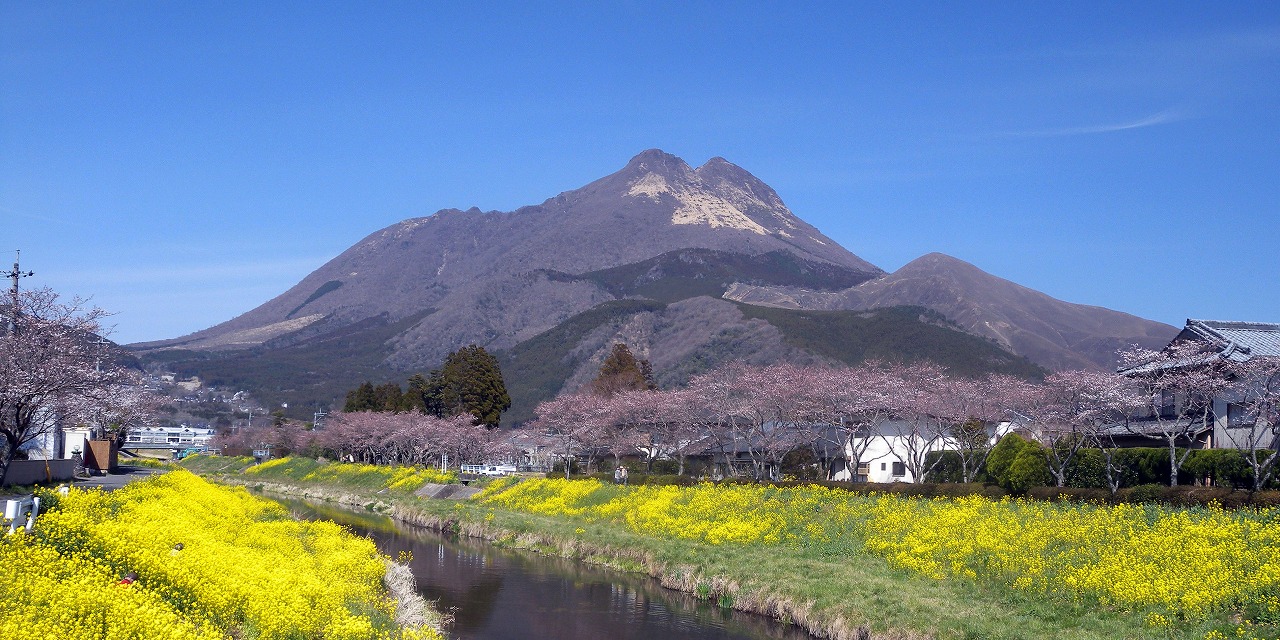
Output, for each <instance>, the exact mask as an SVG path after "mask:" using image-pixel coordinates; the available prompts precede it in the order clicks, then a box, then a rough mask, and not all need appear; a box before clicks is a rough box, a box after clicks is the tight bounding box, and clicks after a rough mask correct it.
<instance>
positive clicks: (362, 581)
mask: <svg viewBox="0 0 1280 640" xmlns="http://www.w3.org/2000/svg"><path fill="white" fill-rule="evenodd" d="M47 497H48V500H49V502H51V503H52V504H48V505H47V511H46V512H45V513H42V514H41V515H40V516H39V518H38V519H37V521H36V522H37V524H36V526H35V528H34V530H33V532H32V533H30V534H25V533H19V534H15V535H11V536H5V537H0V601H3V602H4V609H5V610H4V615H3V617H0V638H18V637H23V638H126V637H139V638H175V639H176V638H228V637H232V638H244V639H249V638H254V639H260V640H268V639H275V638H280V639H285V638H289V639H292V638H319V637H324V638H334V639H337V638H344V639H351V640H356V639H360V640H366V639H372V638H379V639H400V638H404V639H408V638H440V637H441V636H440V635H439V633H438V631H437V630H435V629H433V628H431V626H430V625H427V626H423V627H420V628H417V629H406V628H404V627H401V626H399V625H397V623H396V620H397V618H399V619H401V620H407V619H408V618H407V617H406V614H405V612H404V611H403V609H405V607H403V606H402V607H400V609H401V611H398V610H397V602H396V601H394V600H393V599H392V597H391V596H390V594H389V592H388V586H386V585H385V584H384V577H385V576H387V575H388V573H390V574H391V579H389V580H387V581H386V583H387V584H391V585H393V586H396V587H400V588H402V587H403V584H402V583H403V576H402V575H400V574H401V573H403V572H402V571H397V570H396V568H395V567H394V566H392V565H393V563H390V561H389V559H387V558H385V557H382V556H380V555H379V554H378V553H377V550H376V549H375V548H374V546H373V543H372V542H370V541H368V540H365V539H362V538H358V537H356V536H353V535H351V534H349V533H347V532H346V531H345V530H343V529H342V528H341V527H338V526H337V525H332V524H328V523H313V522H297V521H295V520H293V519H291V518H290V517H289V514H288V513H287V512H286V511H285V510H284V509H283V508H281V507H280V506H278V505H275V504H274V503H271V502H269V501H266V500H262V499H260V498H255V497H253V496H252V495H250V494H248V493H247V492H245V491H243V490H241V489H233V488H227V487H219V486H216V485H213V484H210V483H208V482H206V481H204V480H201V479H200V478H198V477H196V476H194V475H192V474H190V473H187V472H185V471H181V470H175V471H173V472H170V473H167V474H163V475H160V476H156V477H154V478H151V479H149V480H145V481H140V482H136V483H134V484H131V485H129V486H127V487H125V488H123V489H119V490H117V491H114V492H110V493H105V492H101V491H80V490H74V489H73V490H72V491H71V492H70V493H69V494H68V495H67V496H65V497H61V498H58V497H57V496H56V494H52V493H50V494H47ZM179 544H180V545H181V546H178V545H179ZM389 567H390V569H389ZM130 572H133V573H135V574H136V576H137V578H136V580H135V581H134V582H133V583H132V584H122V583H120V581H121V578H122V577H124V576H126V574H128V573H130ZM402 600H403V601H404V603H407V601H408V598H402ZM410 613H413V612H410ZM418 613H419V614H420V612H418ZM420 621H421V619H420Z"/></svg>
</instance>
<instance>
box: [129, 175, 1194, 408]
mask: <svg viewBox="0 0 1280 640" xmlns="http://www.w3.org/2000/svg"><path fill="white" fill-rule="evenodd" d="M1164 329H1166V327H1165V326H1164V325H1159V324H1158V323H1150V322H1148V321H1145V320H1141V319H1139V318H1134V317H1132V316H1126V315H1124V314H1119V313H1116V312H1112V311H1108V310H1105V309H1099V308H1097V307H1083V306H1080V305H1070V304H1068V303H1064V302H1061V301H1057V300H1054V299H1052V298H1049V297H1048V296H1045V295H1043V294H1039V293H1037V292H1034V291H1031V290H1029V289H1025V288H1023V287H1019V286H1018V285H1016V284H1013V283H1011V282H1007V281H1004V280H1000V279H999V278H995V277H993V276H990V275H988V274H985V273H982V272H981V271H979V270H977V269H976V268H974V267H972V266H971V265H967V264H965V263H963V262H960V261H958V260H955V259H953V258H947V257H946V256H941V255H940V254H932V255H930V256H925V257H924V258H921V259H919V260H917V261H915V262H913V263H911V264H910V265H907V267H904V268H903V269H900V270H899V271H898V272H896V273H893V274H886V273H885V272H884V271H883V270H881V269H879V268H878V267H876V266H875V265H872V264H870V263H868V262H866V261H865V260H863V259H861V258H859V257H858V256H856V255H854V254H853V253H850V252H849V251H848V250H846V249H845V248H844V247H841V246H840V245H839V244H837V243H836V242H835V241H833V240H831V239H830V238H827V237H826V236H825V235H823V234H822V233H821V232H820V231H818V230H817V229H815V228H814V227H813V226H811V225H809V224H808V223H806V222H804V221H803V220H801V219H800V218H799V217H797V216H796V215H795V214H793V213H792V212H791V211H790V210H789V209H788V208H787V206H786V205H785V204H784V203H783V202H782V200H781V199H780V198H779V197H778V195H777V194H776V193H775V192H774V191H773V189H771V188H769V186H768V185H766V184H764V183H763V182H761V181H760V180H759V179H757V178H756V177H755V176H752V175H751V174H750V173H748V172H747V171H745V170H743V169H742V168H740V167H738V166H736V165H734V164H732V163H730V162H728V161H726V160H724V159H723V158H712V159H711V160H709V161H707V162H706V163H705V164H703V165H702V166H700V167H697V168H696V169H695V168H693V167H691V166H690V165H688V164H687V163H685V162H684V161H683V160H681V159H680V158H677V157H675V156H672V155H670V154H666V153H663V152H662V151H658V150H649V151H645V152H643V153H641V154H639V155H637V156H636V157H634V158H632V159H631V161H630V162H628V163H627V164H626V166H625V167H623V168H622V169H621V170H620V171H617V172H616V173H613V174H611V175H608V176H605V177H604V178H601V179H599V180H596V181H594V182H592V183H590V184H588V185H586V186H584V187H582V188H580V189H575V190H572V191H566V192H564V193H561V194H560V195H557V196H555V197H553V198H550V199H548V200H546V201H544V202H543V203H541V204H538V205H533V206H527V207H522V208H519V209H516V210H515V211H510V212H500V211H490V212H482V211H480V210H479V209H475V208H472V209H469V210H466V211H463V210H458V209H444V210H441V211H439V212H437V213H435V214H433V215H431V216H428V217H424V218H413V219H410V220H405V221H403V222H400V223H397V224H394V225H391V226H389V227H387V228H385V229H382V230H380V231H377V232H375V233H373V234H370V235H369V236H368V237H366V238H364V239H363V240H361V241H360V242H358V243H356V244H355V245H353V246H352V247H351V248H349V249H348V250H347V251H345V252H343V253H342V254H341V255H339V256H338V257H336V258H334V259H333V260H331V261H329V262H328V263H327V264H325V265H323V266H321V267H320V268H319V269H317V270H316V271H315V272H313V273H311V274H310V275H308V276H307V277H306V278H304V279H303V280H302V281H301V282H299V283H298V284H297V285H295V286H294V287H292V288H290V289H289V290H287V291H285V292H284V293H282V294H281V295H280V296H278V297H276V298H275V299H273V300H271V301H269V302H267V303H265V304H263V305H261V306H259V307H258V308H256V309H253V310H250V311H248V312H247V313H245V314H243V315H241V316H238V317H236V318H234V319H232V320H229V321H227V322H224V323H221V324H219V325H216V326H214V327H210V328H209V329H205V330H203V331H199V332H196V333H193V334H190V335H188V336H184V337H181V338H175V339H172V340H164V341H159V342H153V343H144V344H137V345H131V348H133V349H135V350H137V351H139V352H141V354H142V357H143V358H144V359H145V360H148V361H150V362H153V363H157V364H160V365H163V366H166V367H169V368H171V369H173V370H174V371H175V372H177V373H181V374H183V375H199V376H201V377H202V378H204V379H206V380H207V381H209V382H212V383H222V384H230V385H235V386H238V387H241V388H247V389H250V390H252V391H254V393H255V394H257V395H258V396H259V398H260V399H261V400H263V401H264V402H267V403H269V404H277V403H281V402H289V404H290V407H291V410H293V411H295V412H297V413H299V414H300V415H301V413H302V412H309V411H310V410H311V409H312V408H314V407H317V406H322V405H327V406H333V404H334V401H335V400H336V399H337V398H339V397H340V396H341V391H342V390H343V389H346V388H350V387H353V386H355V385H356V384H359V382H361V381H362V380H364V379H369V380H376V381H385V380H398V381H403V380H404V379H405V378H407V377H408V375H409V374H410V373H413V372H422V371H427V370H429V369H432V368H435V367H438V366H439V365H440V363H441V361H442V360H443V359H444V357H445V356H446V355H447V354H448V353H449V352H450V351H453V350H456V349H458V348H460V347H462V346H465V345H467V344H471V343H475V344H480V345H483V346H484V347H485V348H486V349H488V350H490V351H492V352H495V353H496V354H498V356H499V358H500V361H501V362H502V364H503V369H504V372H505V373H506V377H507V379H508V383H509V384H510V385H511V386H512V387H513V388H514V389H513V391H512V396H513V401H514V402H515V407H514V408H513V409H512V414H513V415H517V416H520V417H527V416H528V414H529V412H530V411H531V409H532V406H533V405H534V404H536V402H537V401H538V400H540V399H543V398H547V397H551V396H552V395H554V394H555V393H557V392H559V391H560V390H562V389H573V388H576V387H577V386H580V385H581V384H583V383H585V382H586V381H587V380H588V379H589V378H590V377H591V375H592V374H593V373H594V368H595V367H598V366H599V361H600V360H601V359H602V358H603V357H604V355H605V354H607V353H608V351H609V349H610V348H611V347H612V343H613V342H615V341H624V342H627V344H628V345H630V346H631V347H632V350H633V351H634V352H635V353H636V354H637V356H639V357H643V358H648V359H649V360H651V362H652V363H653V365H654V369H655V372H656V374H657V376H658V379H659V381H660V382H661V383H662V384H664V385H678V384H681V383H683V382H684V381H685V380H687V379H688V378H689V377H690V376H692V375H696V374H697V373H699V372H701V371H705V370H708V369H710V368H712V367H714V366H716V365H718V364H720V363H723V362H727V361H729V360H744V361H748V362H758V363H766V362H775V361H779V360H786V361H792V362H797V363H807V362H825V363H833V362H845V363H854V362H858V361H861V360H862V359H864V358H868V357H876V358H881V359H890V360H913V359H920V358H930V359H934V360H940V361H945V364H947V366H949V367H951V368H953V369H955V370H957V371H960V372H965V373H981V372H984V371H1002V372H1006V373H1013V374H1015V375H1023V376H1029V377H1035V376H1038V375H1043V371H1044V370H1043V369H1042V368H1040V367H1041V366H1043V367H1049V368H1063V367H1072V366H1094V367H1097V366H1104V364H1103V363H1102V360H1101V359H1100V356H1099V354H1100V353H1101V352H1102V351H1105V349H1107V348H1110V347H1111V346H1112V344H1113V343H1115V344H1118V342H1117V341H1122V340H1127V339H1129V338H1131V337H1133V336H1138V337H1140V338H1143V340H1139V341H1138V342H1140V343H1142V344H1155V343H1154V342H1150V341H1144V340H1146V339H1147V337H1148V336H1153V335H1156V334H1160V333H1162V331H1164ZM1167 329H1168V331H1164V332H1165V333H1168V335H1172V334H1173V333H1176V331H1173V329H1172V328H1171V327H1167ZM308 415H309V413H308Z"/></svg>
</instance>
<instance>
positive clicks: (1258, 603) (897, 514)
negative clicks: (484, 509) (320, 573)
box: [479, 479, 1280, 637]
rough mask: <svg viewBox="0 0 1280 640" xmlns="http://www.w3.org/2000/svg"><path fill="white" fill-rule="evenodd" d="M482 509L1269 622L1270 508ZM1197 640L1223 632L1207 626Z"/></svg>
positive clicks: (562, 488)
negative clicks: (875, 561)
mask: <svg viewBox="0 0 1280 640" xmlns="http://www.w3.org/2000/svg"><path fill="white" fill-rule="evenodd" d="M479 499H480V500H481V501H483V502H484V504H485V505H486V506H490V507H501V508H506V509H509V510H515V511H522V512H527V513H535V514H542V515H549V516H559V517H568V518H573V519H578V520H581V521H584V522H587V523H592V522H612V523H618V524H621V525H623V526H625V527H626V528H627V529H629V530H631V531H633V532H636V533H638V534H641V535H645V536H653V537H656V538H668V539H683V540H691V541H696V542H701V543H708V544H711V545H788V546H792V547H798V548H803V549H808V550H811V551H813V552H815V553H817V554H820V555H822V556H824V557H830V556H838V555H840V554H874V555H876V556H879V557H881V558H884V559H885V560H886V561H887V562H888V563H889V564H890V565H891V566H893V567H896V568H899V569H902V570H906V571H909V572H912V573H915V574H918V575H920V576H925V577H927V578H930V579H936V580H954V579H960V580H978V581H986V582H989V583H995V584H1000V585H1003V586H1004V587H1005V588H1008V589H1011V590H1014V591H1017V592H1022V593H1026V594H1031V595H1035V596H1037V597H1045V598H1050V599H1057V600H1058V601H1065V602H1071V603H1077V604H1079V603H1085V604H1092V605H1094V606H1102V607H1105V608H1110V609H1112V610H1116V611H1119V612H1131V613H1132V614H1133V615H1137V616H1140V619H1145V620H1146V625H1147V626H1148V627H1151V628H1153V629H1155V630H1158V629H1159V628H1162V627H1176V626H1178V625H1179V624H1183V623H1185V622H1187V621H1192V622H1194V621H1204V620H1206V619H1208V618H1210V617H1213V618H1215V619H1218V620H1224V621H1230V620H1239V619H1244V620H1245V621H1246V623H1245V624H1244V625H1243V626H1240V627H1239V628H1236V627H1233V628H1232V632H1233V633H1232V634H1229V635H1230V637H1254V636H1253V634H1254V633H1264V634H1266V633H1271V632H1274V630H1275V629H1277V626H1276V625H1277V623H1280V510H1276V509H1269V510H1261V511H1258V510H1241V511H1226V510H1223V509H1220V508H1198V509H1183V508H1172V507H1162V506H1155V505H1080V504H1069V503H1046V502H1036V501H1029V500H1022V499H1009V498H1006V499H1001V500H991V499H988V498H984V497H981V496H974V497H967V498H958V499H957V498H936V499H924V498H911V497H901V496H896V495H886V494H878V495H876V494H873V495H856V494H851V493H848V492H844V491H840V490H838V489H828V488H823V487H818V486H808V487H792V488H780V487H771V486H760V485H734V484H720V485H713V484H702V485H699V486H696V487H674V486H639V487H619V486H615V485H607V484H603V483H600V482H598V481H595V480H563V479H545V480H543V479H536V480H528V481H525V482H522V483H519V484H516V485H514V486H510V487H505V486H501V487H497V488H496V490H494V491H490V492H487V493H485V494H482V495H481V496H479ZM1209 637H1223V636H1222V633H1221V632H1220V631H1216V630H1215V631H1213V632H1211V633H1210V636H1209Z"/></svg>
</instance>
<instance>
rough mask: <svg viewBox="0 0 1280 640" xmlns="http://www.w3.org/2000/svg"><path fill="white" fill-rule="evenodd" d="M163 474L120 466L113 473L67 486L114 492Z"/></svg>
mask: <svg viewBox="0 0 1280 640" xmlns="http://www.w3.org/2000/svg"><path fill="white" fill-rule="evenodd" d="M164 472H165V470H164V469H156V468H153V467H134V466H129V465H126V464H122V465H119V466H117V467H116V470H115V472H113V473H108V474H104V475H100V476H90V477H88V478H76V479H75V481H74V482H71V483H68V484H70V485H71V486H73V487H76V488H79V489H92V488H94V487H99V488H101V489H102V490H104V491H115V490H116V489H119V488H120V487H123V486H125V485H126V484H129V483H130V482H135V481H137V480H145V479H147V478H150V477H151V476H154V475H156V474H159V473H164Z"/></svg>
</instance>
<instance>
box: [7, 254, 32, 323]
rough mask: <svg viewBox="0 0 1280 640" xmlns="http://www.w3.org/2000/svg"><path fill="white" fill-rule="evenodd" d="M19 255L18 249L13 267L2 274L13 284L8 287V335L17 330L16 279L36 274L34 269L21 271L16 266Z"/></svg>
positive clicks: (20, 255)
mask: <svg viewBox="0 0 1280 640" xmlns="http://www.w3.org/2000/svg"><path fill="white" fill-rule="evenodd" d="M21 257H22V250H21V249H18V250H17V251H16V252H15V253H14V256H13V269H11V270H10V271H9V272H8V273H6V274H4V277H6V278H9V279H11V280H13V286H12V287H10V288H9V335H13V334H14V333H17V331H18V279H19V278H29V277H31V276H34V275H35V274H36V272H34V271H28V272H26V273H23V272H22V268H21V267H19V266H18V262H19V258H21Z"/></svg>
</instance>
